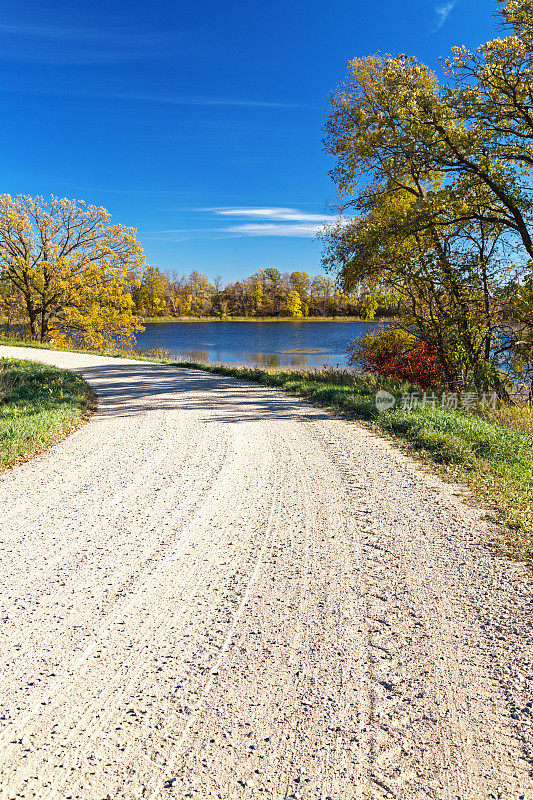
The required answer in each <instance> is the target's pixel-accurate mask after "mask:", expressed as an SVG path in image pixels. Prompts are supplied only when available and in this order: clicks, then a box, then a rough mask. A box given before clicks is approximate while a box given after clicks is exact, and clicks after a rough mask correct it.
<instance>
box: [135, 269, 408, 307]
mask: <svg viewBox="0 0 533 800" xmlns="http://www.w3.org/2000/svg"><path fill="white" fill-rule="evenodd" d="M131 293H132V297H133V302H134V307H135V311H136V313H137V314H138V316H140V317H169V316H170V317H199V318H201V317H219V318H231V317H293V318H298V317H300V318H302V317H309V316H311V317H333V316H341V317H342V316H361V315H364V316H367V317H368V316H374V315H375V314H376V313H378V314H383V315H385V314H391V313H393V312H394V307H393V305H391V302H390V298H389V297H388V296H385V295H384V294H379V293H376V292H372V293H369V292H366V291H346V290H344V289H342V288H340V287H339V286H338V285H336V284H335V282H334V281H333V280H332V279H331V278H330V277H328V276H325V275H317V276H316V277H310V276H309V275H308V274H307V272H304V271H301V270H298V271H295V272H291V273H283V274H282V273H281V272H280V271H279V270H278V269H276V268H275V267H267V268H266V269H261V270H258V271H257V272H255V273H254V274H253V275H251V276H250V277H248V278H243V279H242V280H240V281H235V282H234V283H229V284H227V285H226V286H223V285H222V281H221V279H220V278H219V277H216V278H215V279H214V280H212V281H210V280H209V279H208V278H207V277H206V276H205V275H201V274H200V273H199V272H196V271H193V272H191V274H190V275H188V276H184V275H181V276H180V275H176V274H174V275H172V276H169V275H166V274H165V273H164V272H163V271H162V270H161V269H159V268H158V267H153V266H148V267H146V269H145V270H144V274H143V277H142V280H141V281H140V282H136V283H135V284H134V285H133V286H132V289H131Z"/></svg>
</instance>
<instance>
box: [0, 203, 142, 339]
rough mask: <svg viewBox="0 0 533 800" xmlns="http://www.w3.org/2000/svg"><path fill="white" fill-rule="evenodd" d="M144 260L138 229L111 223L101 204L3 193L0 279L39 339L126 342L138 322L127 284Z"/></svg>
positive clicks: (0, 217) (138, 273)
mask: <svg viewBox="0 0 533 800" xmlns="http://www.w3.org/2000/svg"><path fill="white" fill-rule="evenodd" d="M143 260H144V257H143V254H142V248H141V246H140V244H139V242H138V241H137V239H136V236H135V231H133V230H132V229H131V228H126V227H124V226H123V225H116V224H115V225H113V224H111V222H110V214H109V212H108V211H106V209H105V208H100V207H97V206H92V205H89V206H86V205H85V203H83V201H80V200H67V199H65V198H63V199H60V198H57V197H52V198H51V199H50V200H49V201H45V200H44V199H43V198H42V197H36V198H31V197H27V196H18V197H15V198H12V197H11V196H10V195H1V196H0V281H1V282H2V284H3V285H4V286H6V285H7V286H8V287H9V292H10V293H11V295H13V296H14V298H18V299H19V300H20V301H21V302H22V304H23V306H24V311H25V317H26V320H27V324H28V327H29V330H30V333H31V335H32V336H33V337H35V338H38V339H39V340H40V341H42V342H44V341H49V340H50V339H52V338H53V339H55V340H68V341H75V342H79V343H83V344H85V345H91V346H95V347H96V346H101V345H104V344H110V343H124V342H127V341H128V340H129V339H130V338H131V337H132V336H133V334H134V332H135V331H136V330H139V329H140V326H139V325H138V323H137V322H136V321H135V318H134V315H133V301H132V298H131V294H130V293H129V291H128V288H129V286H130V284H131V282H132V280H136V279H138V278H139V277H140V271H141V268H142V264H143Z"/></svg>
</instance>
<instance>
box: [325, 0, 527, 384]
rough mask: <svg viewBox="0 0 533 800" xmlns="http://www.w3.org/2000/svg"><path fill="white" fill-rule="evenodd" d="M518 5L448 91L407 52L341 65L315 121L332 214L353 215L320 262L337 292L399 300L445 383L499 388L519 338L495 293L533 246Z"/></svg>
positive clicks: (520, 271)
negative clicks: (334, 274) (340, 287)
mask: <svg viewBox="0 0 533 800" xmlns="http://www.w3.org/2000/svg"><path fill="white" fill-rule="evenodd" d="M526 6H527V7H528V8H531V1H530V0H529V2H527V0H516V2H512V0H509V2H508V3H507V4H506V5H505V7H504V9H503V12H502V13H503V15H504V18H505V20H506V22H507V23H508V24H510V25H513V26H514V27H513V36H512V37H508V38H507V39H505V40H495V41H494V42H491V43H490V42H489V43H488V44H487V45H484V46H483V47H482V48H479V49H478V51H477V52H476V54H474V55H472V54H467V53H466V52H465V51H464V50H460V51H459V50H456V51H455V53H454V58H453V59H452V60H451V62H449V63H448V69H449V71H450V72H451V73H453V78H454V83H453V84H452V85H450V86H441V85H440V84H439V82H438V80H437V77H436V76H435V74H434V73H432V72H431V71H430V70H428V69H427V67H425V66H424V65H423V64H420V63H419V62H417V61H416V60H415V59H412V58H407V57H405V56H399V57H381V56H372V57H369V58H365V59H356V60H354V61H352V62H351V69H350V74H349V76H348V79H347V80H346V81H345V83H344V84H342V85H341V87H339V89H338V91H337V92H336V93H335V94H334V95H333V96H332V100H331V108H330V114H329V117H328V121H327V126H326V140H325V144H326V148H327V149H328V150H329V152H330V153H332V154H333V155H334V156H335V157H336V165H335V167H334V169H333V170H332V177H333V180H334V181H335V183H336V184H337V187H338V189H339V192H340V194H341V196H344V197H345V198H347V200H346V202H345V203H344V205H343V210H344V211H346V209H348V208H350V209H352V210H354V211H355V212H356V213H357V216H356V217H355V218H354V219H352V220H351V221H348V222H346V221H342V222H340V223H339V224H338V225H336V226H333V227H332V228H330V230H329V232H328V233H327V234H326V237H325V238H326V242H327V248H326V253H325V257H324V261H325V263H326V265H328V266H329V267H330V268H336V269H338V270H339V271H340V274H341V277H342V278H343V280H344V284H345V286H346V287H347V288H359V287H361V286H363V287H365V288H369V287H370V288H371V289H372V290H373V291H374V292H376V291H377V292H380V291H383V292H385V293H386V294H389V293H390V294H391V295H392V296H394V297H397V298H400V300H401V304H402V320H403V324H404V327H405V329H406V330H408V331H411V332H415V333H416V334H417V335H418V336H420V337H421V338H422V339H423V340H424V341H425V342H426V343H427V344H428V346H429V347H430V350H431V352H434V353H436V355H437V357H438V359H439V362H440V363H441V364H442V365H443V369H444V371H445V379H446V381H447V383H448V385H449V386H450V387H453V388H458V387H459V386H462V385H467V384H468V383H470V382H472V383H474V384H475V385H476V386H478V387H486V386H489V385H490V386H497V387H498V388H500V389H502V390H503V385H502V384H503V375H502V373H501V366H502V360H503V355H504V353H505V352H507V353H509V352H510V350H512V349H513V347H514V346H515V343H516V341H517V337H516V335H515V333H514V332H513V329H512V328H511V327H510V326H509V325H506V322H507V321H508V312H507V310H506V308H505V307H504V304H503V300H504V296H505V295H504V294H503V293H502V288H503V287H504V286H505V285H506V284H508V283H509V282H510V281H514V282H516V283H517V284H518V285H520V286H522V287H524V286H526V284H525V283H524V279H525V276H526V275H527V274H528V271H529V269H530V267H529V264H528V258H529V257H530V256H531V255H532V254H533V250H532V246H531V224H532V217H531V211H532V206H531V188H530V184H529V183H528V174H529V171H530V169H531V166H533V147H532V144H533V138H532V134H533V124H532V119H533V116H532V109H533V105H532V97H533V81H532V76H533V73H532V72H531V69H530V65H531V52H532V50H531V44H532V40H531V35H530V34H531V18H530V17H528V16H527V14H524V13H523V12H524V9H525V8H526ZM512 9H514V11H513V12H512V13H513V14H515V12H516V14H515V16H514V17H513V16H512V14H511V11H512ZM518 12H520V14H518ZM517 14H518V16H516V15H517ZM518 18H519V19H520V25H521V26H522V27H520V25H519V24H518V23H517V22H516V20H517V19H518ZM513 20H514V21H513ZM512 86H514V95H513V91H512V88H511V87H512ZM517 246H519V247H520V248H522V256H521V257H519V258H518V259H517V260H516V261H511V253H512V251H513V250H516V248H517ZM524 251H525V252H524ZM517 252H518V251H517ZM511 263H512V264H513V266H512V267H511V266H510V264H511Z"/></svg>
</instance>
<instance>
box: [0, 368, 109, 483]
mask: <svg viewBox="0 0 533 800" xmlns="http://www.w3.org/2000/svg"><path fill="white" fill-rule="evenodd" d="M94 401H95V398H94V394H93V392H92V390H91V388H90V387H89V385H88V384H87V383H86V382H85V381H84V380H83V378H81V377H79V376H78V375H75V374H74V373H72V372H68V371H67V370H62V369H56V368H54V367H48V366H45V365H43V364H36V363H34V362H32V361H19V360H16V359H8V358H2V359H0V470H1V469H6V468H7V467H11V466H13V465H14V464H17V463H19V462H20V461H25V460H26V459H28V458H30V457H31V456H32V455H35V454H36V453H39V452H41V451H42V450H44V449H45V448H46V447H49V446H50V445H52V444H55V443H56V442H58V441H59V440H60V439H62V438H64V437H65V436H66V435H67V434H69V433H71V432H72V431H73V430H74V429H75V428H77V427H78V426H79V425H81V424H82V422H83V421H84V419H85V418H86V416H87V414H88V412H89V411H90V410H91V408H93V407H94Z"/></svg>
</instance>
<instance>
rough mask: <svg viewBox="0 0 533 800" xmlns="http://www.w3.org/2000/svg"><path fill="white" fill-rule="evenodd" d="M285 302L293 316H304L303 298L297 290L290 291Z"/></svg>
mask: <svg viewBox="0 0 533 800" xmlns="http://www.w3.org/2000/svg"><path fill="white" fill-rule="evenodd" d="M285 302H286V305H287V311H288V312H289V314H290V315H291V317H303V312H302V300H301V298H300V295H299V294H298V292H297V291H296V290H295V291H293V292H289V294H288V295H287V300H286V301H285Z"/></svg>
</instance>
